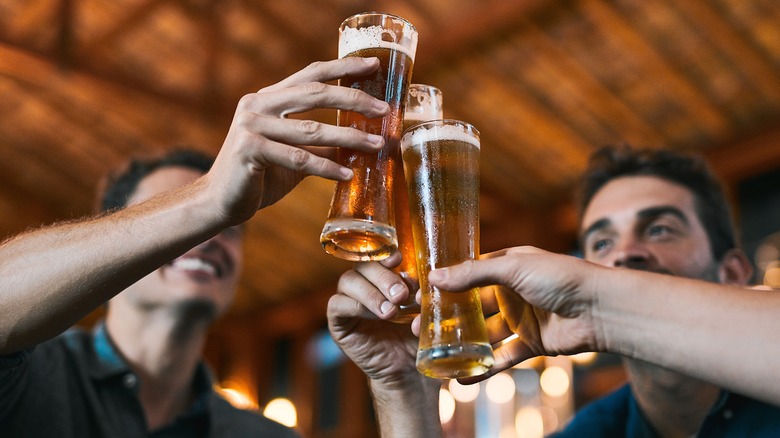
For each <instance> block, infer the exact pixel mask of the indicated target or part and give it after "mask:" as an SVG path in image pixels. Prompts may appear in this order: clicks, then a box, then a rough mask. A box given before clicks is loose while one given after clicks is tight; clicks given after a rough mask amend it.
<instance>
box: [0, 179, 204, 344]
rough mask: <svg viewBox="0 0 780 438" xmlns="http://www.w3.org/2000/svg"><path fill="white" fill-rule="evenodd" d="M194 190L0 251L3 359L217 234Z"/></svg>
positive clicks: (44, 232)
mask: <svg viewBox="0 0 780 438" xmlns="http://www.w3.org/2000/svg"><path fill="white" fill-rule="evenodd" d="M196 188H197V183H196V185H195V186H192V187H186V188H183V189H180V190H177V191H175V192H171V193H169V194H168V195H165V196H162V197H158V198H155V199H152V200H150V201H149V202H146V203H143V204H140V205H138V206H135V207H133V208H128V209H125V210H122V211H119V212H117V213H115V214H112V215H108V216H103V217H99V218H93V219H88V220H84V221H81V222H73V223H67V224H61V225H57V226H53V227H49V228H44V229H40V230H38V231H35V232H31V233H27V234H23V235H20V236H17V237H16V238H13V239H11V240H9V241H7V242H6V243H5V244H3V245H2V246H0V278H2V279H3V281H2V284H0V291H1V292H0V308H2V309H3V311H2V313H3V318H0V353H1V354H8V353H11V352H14V351H18V350H20V349H22V348H25V347H29V346H31V345H34V344H35V343H38V342H40V341H42V340H45V339H48V338H50V337H52V336H55V335H56V334H58V333H59V332H61V331H63V330H65V329H66V328H68V327H69V326H70V325H72V324H73V323H75V322H76V321H78V320H79V319H80V318H82V317H84V316H85V315H86V314H87V313H89V312H90V311H91V310H93V309H95V308H96V307H98V306H99V305H100V304H101V303H103V302H105V301H106V300H108V299H109V298H111V297H112V296H114V295H115V294H116V293H118V292H119V291H121V290H122V289H124V288H125V287H127V286H128V285H130V284H132V283H133V282H135V281H136V280H138V279H139V278H141V277H143V276H144V275H146V274H147V273H149V272H151V271H153V270H154V269H156V268H157V267H159V266H160V265H162V264H163V263H165V262H166V261H168V260H171V259H173V258H175V257H176V256H178V255H179V254H181V253H183V252H185V251H186V250H188V249H189V248H191V247H192V246H194V245H196V244H197V243H199V242H200V241H203V240H206V239H207V238H209V237H211V236H212V235H214V234H216V233H217V232H218V231H219V223H218V222H217V221H216V219H217V218H216V217H215V216H214V214H213V213H211V211H210V210H211V207H210V206H209V204H210V203H209V202H208V200H207V198H206V197H204V196H200V195H198V194H197V190H196ZM181 224H189V225H190V226H188V227H183V226H181Z"/></svg>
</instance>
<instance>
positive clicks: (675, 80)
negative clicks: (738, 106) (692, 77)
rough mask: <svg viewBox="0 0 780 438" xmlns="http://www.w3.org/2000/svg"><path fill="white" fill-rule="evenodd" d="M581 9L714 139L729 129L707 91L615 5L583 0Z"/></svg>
mask: <svg viewBox="0 0 780 438" xmlns="http://www.w3.org/2000/svg"><path fill="white" fill-rule="evenodd" d="M579 10H580V11H581V12H582V15H583V16H584V17H586V18H587V19H589V20H590V21H591V22H592V23H593V25H594V27H595V28H597V29H600V30H601V32H603V33H604V34H605V35H607V34H608V35H609V37H610V40H611V41H612V42H611V44H613V45H621V46H624V48H625V52H626V53H632V54H634V56H635V57H636V59H638V60H641V63H642V65H641V67H642V68H643V69H644V70H646V71H647V72H648V73H652V76H653V77H654V78H655V80H656V81H657V82H658V84H659V86H660V84H663V88H665V89H666V91H667V92H668V93H670V94H674V95H677V96H679V99H677V102H678V103H679V104H680V105H681V106H683V107H684V108H686V111H687V113H688V114H690V116H691V117H695V118H696V120H697V121H698V123H699V124H700V125H701V126H702V127H703V128H704V132H705V133H707V134H708V135H709V136H710V137H712V138H717V137H718V136H722V135H723V134H724V133H727V132H729V130H730V125H729V121H728V119H727V118H726V116H725V115H724V114H722V113H721V112H720V111H719V110H718V109H717V107H716V105H714V104H713V102H711V101H710V100H709V99H708V97H707V95H706V94H705V93H702V91H701V90H700V89H699V88H698V87H697V86H696V84H695V83H692V82H691V81H689V80H688V79H687V78H686V77H685V75H683V74H682V73H680V72H678V71H677V70H676V69H675V68H674V67H673V66H672V65H671V64H670V63H669V61H668V60H667V59H665V58H664V57H663V56H662V55H661V54H660V53H659V51H658V50H656V48H655V47H653V46H652V45H651V44H650V43H649V42H648V41H647V39H646V38H645V37H644V36H643V35H641V34H640V33H639V32H638V31H637V29H636V28H635V27H634V26H632V25H631V23H630V22H629V21H627V20H626V19H624V18H623V17H622V16H620V15H619V13H618V12H617V11H615V9H614V7H613V6H611V5H610V4H608V3H607V2H602V1H601V0H583V1H580V2H579Z"/></svg>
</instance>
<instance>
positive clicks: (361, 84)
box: [320, 13, 417, 261]
mask: <svg viewBox="0 0 780 438" xmlns="http://www.w3.org/2000/svg"><path fill="white" fill-rule="evenodd" d="M416 50H417V31H416V30H415V28H414V26H412V25H411V23H409V22H408V21H406V20H404V19H403V18H400V17H396V16H393V15H388V14H382V13H364V14H358V15H354V16H352V17H350V18H347V19H346V20H344V22H343V23H342V24H341V27H340V28H339V58H343V57H346V56H359V57H377V58H379V62H380V67H379V69H377V70H376V71H375V72H373V73H371V74H369V75H366V76H359V77H349V78H344V79H342V80H340V81H339V85H342V86H345V87H352V88H358V89H360V90H363V91H365V92H366V93H368V94H370V95H372V96H374V97H376V98H378V99H384V100H385V101H386V102H387V103H389V104H390V108H391V110H390V113H389V114H388V115H386V116H384V117H379V118H373V119H367V118H365V117H364V116H363V115H362V114H359V113H356V112H352V111H339V112H338V117H337V124H338V126H351V127H353V128H357V129H360V130H363V131H365V132H369V133H372V134H378V135H381V136H382V137H383V138H384V140H385V146H384V148H382V150H381V151H380V152H379V153H378V154H377V153H365V152H356V151H350V150H347V149H339V151H338V157H337V159H338V162H339V164H341V165H343V166H348V167H350V168H351V169H352V171H353V172H354V177H353V178H352V179H351V180H350V181H339V182H338V183H337V184H336V189H335V190H334V192H333V200H332V201H331V205H330V212H329V213H328V220H327V221H326V222H325V227H324V228H323V230H322V234H321V235H320V242H321V243H322V246H323V248H325V251H327V252H328V253H330V254H332V255H334V256H336V257H339V258H343V259H346V260H352V261H367V260H382V259H384V258H387V257H388V256H390V255H391V254H392V253H393V252H394V251H395V250H396V247H397V245H398V241H397V236H396V231H395V218H394V212H393V178H394V169H395V167H396V166H400V165H401V164H400V163H398V162H397V161H396V160H397V158H398V148H399V141H400V139H401V133H402V130H403V127H402V121H403V116H404V105H405V100H406V93H407V88H408V87H409V81H410V80H411V76H412V67H413V64H414V55H415V52H416Z"/></svg>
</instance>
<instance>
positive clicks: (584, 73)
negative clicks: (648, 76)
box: [514, 19, 663, 147]
mask: <svg viewBox="0 0 780 438" xmlns="http://www.w3.org/2000/svg"><path fill="white" fill-rule="evenodd" d="M522 23H523V28H522V31H521V32H519V33H518V35H516V36H515V37H514V40H515V43H514V44H519V43H520V42H521V41H522V42H524V43H527V44H529V45H530V46H532V48H533V50H532V51H531V53H530V55H531V56H532V59H529V60H527V61H526V62H518V63H517V64H518V65H517V67H516V71H517V74H516V75H515V76H516V77H518V78H519V77H522V76H521V75H522V70H524V69H526V68H527V67H526V66H527V65H528V64H531V63H537V64H541V65H542V66H543V67H544V68H546V69H547V70H549V71H552V72H554V73H555V74H556V78H560V81H555V82H557V83H558V84H559V87H566V92H565V94H566V96H567V97H568V101H569V104H572V103H571V101H572V100H574V99H575V96H577V95H579V98H578V100H579V101H580V103H581V105H582V106H583V107H588V109H589V111H588V112H589V113H591V114H593V115H595V116H598V117H599V118H600V119H601V121H602V122H603V123H604V124H605V125H608V126H610V127H611V128H612V129H613V130H614V131H615V133H618V134H619V135H620V138H612V139H610V141H609V142H610V143H614V142H616V141H629V142H631V143H634V144H638V145H644V144H663V139H662V137H661V136H660V135H659V134H658V132H657V131H656V130H655V129H654V128H653V127H651V126H649V125H648V124H647V121H646V120H644V119H643V118H642V117H641V116H640V115H639V114H638V113H637V112H636V110H635V108H632V107H631V106H629V105H628V104H627V103H626V102H625V101H624V100H623V99H621V98H620V97H619V96H617V95H615V93H613V92H612V91H611V90H609V89H608V88H607V87H605V86H604V84H602V83H601V82H600V81H599V80H598V79H597V78H596V77H594V76H593V74H592V72H590V71H589V70H588V69H587V68H586V67H585V66H584V65H582V64H581V63H580V62H579V61H578V60H577V58H576V57H574V56H572V54H570V53H569V52H568V51H567V50H566V49H565V48H563V47H561V46H560V45H559V44H558V43H556V42H555V41H553V40H552V39H551V38H550V37H549V36H548V35H547V34H546V33H545V32H544V31H543V30H542V29H541V28H540V27H539V26H538V25H536V24H535V23H534V22H532V21H531V20H527V19H524V20H523V21H522ZM526 52H527V51H526ZM526 52H524V53H526ZM545 76H546V77H547V81H548V83H550V82H553V80H552V79H550V77H549V75H545ZM534 85H537V86H534V87H530V88H532V89H539V90H547V89H549V88H550V87H547V88H544V87H543V86H542V85H539V84H534ZM559 87H556V88H559ZM550 91H552V90H550ZM553 110H557V111H556V112H559V113H564V114H565V113H567V112H570V111H567V110H568V108H555V109H553ZM599 142H600V143H599V144H602V143H604V142H605V141H604V140H599ZM571 146H572V147H573V146H574V145H571Z"/></svg>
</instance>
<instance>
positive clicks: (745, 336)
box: [592, 270, 780, 404]
mask: <svg viewBox="0 0 780 438" xmlns="http://www.w3.org/2000/svg"><path fill="white" fill-rule="evenodd" d="M592 281H594V282H595V286H594V287H595V288H596V289H598V290H599V293H598V294H596V296H597V300H596V303H595V306H594V310H593V313H594V323H595V325H596V330H597V332H600V333H601V336H600V337H601V339H602V342H603V346H602V348H603V349H605V350H607V351H611V352H614V353H619V354H623V355H626V356H630V357H634V358H637V359H641V360H645V361H647V362H652V363H655V364H658V365H661V366H664V367H667V368H670V369H673V370H676V371H679V372H682V373H684V374H688V375H691V376H695V377H697V378H700V379H703V380H707V381H710V382H712V383H714V384H717V385H719V386H722V387H726V388H728V389H731V390H733V391H736V392H739V393H742V394H745V395H750V396H753V397H755V398H759V399H762V400H765V401H768V402H771V403H775V404H778V403H780V387H778V386H777V385H772V384H770V382H772V381H774V378H775V369H776V368H777V366H778V365H780V345H778V344H777V342H776V340H775V337H776V334H777V333H778V329H780V323H778V322H777V321H778V319H777V313H778V311H780V294H778V293H777V292H771V291H756V290H749V289H745V288H739V287H734V286H726V285H719V284H714V283H706V282H703V281H697V280H689V279H684V278H679V277H671V276H666V275H659V274H650V273H638V272H636V271H633V272H629V271H622V270H609V271H604V272H602V273H600V274H599V275H597V276H594V277H592Z"/></svg>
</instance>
